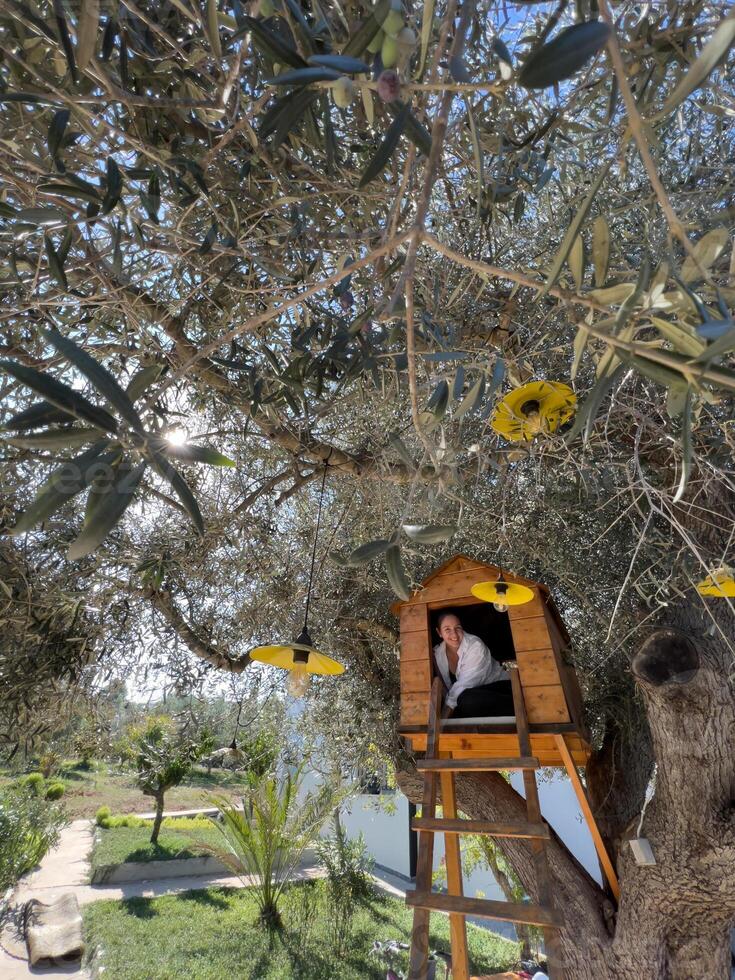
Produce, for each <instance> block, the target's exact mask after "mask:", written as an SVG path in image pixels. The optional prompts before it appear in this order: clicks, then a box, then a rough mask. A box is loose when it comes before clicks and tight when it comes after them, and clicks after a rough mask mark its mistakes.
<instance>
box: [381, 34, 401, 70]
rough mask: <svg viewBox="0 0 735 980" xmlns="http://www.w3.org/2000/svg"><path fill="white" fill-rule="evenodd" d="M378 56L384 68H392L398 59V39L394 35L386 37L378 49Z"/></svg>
mask: <svg viewBox="0 0 735 980" xmlns="http://www.w3.org/2000/svg"><path fill="white" fill-rule="evenodd" d="M380 57H381V58H382V60H383V67H384V68H392V67H393V66H394V65H395V64H396V63H397V61H398V41H396V39H395V38H394V37H386V38H385V40H384V41H383V47H382V48H381V49H380Z"/></svg>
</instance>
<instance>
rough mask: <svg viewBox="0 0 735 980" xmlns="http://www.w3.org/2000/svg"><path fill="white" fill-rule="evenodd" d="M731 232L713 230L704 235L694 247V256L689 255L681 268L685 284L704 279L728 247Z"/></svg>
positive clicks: (719, 229) (721, 229)
mask: <svg viewBox="0 0 735 980" xmlns="http://www.w3.org/2000/svg"><path fill="white" fill-rule="evenodd" d="M729 237H730V232H729V231H728V229H727V228H713V229H712V231H708V232H707V234H706V235H703V236H702V237H701V238H700V239H699V241H698V242H697V244H696V245H695V246H694V254H693V255H687V257H686V258H685V259H684V262H683V263H682V266H681V278H682V280H683V281H684V282H686V283H689V282H694V281H695V280H697V279H701V278H702V271H700V270H703V272H704V273H706V272H707V271H708V270H709V269H710V267H711V266H712V265H714V263H715V262H716V261H717V259H718V257H719V256H720V254H721V253H722V251H723V250H724V248H725V245H727V242H728V239H729Z"/></svg>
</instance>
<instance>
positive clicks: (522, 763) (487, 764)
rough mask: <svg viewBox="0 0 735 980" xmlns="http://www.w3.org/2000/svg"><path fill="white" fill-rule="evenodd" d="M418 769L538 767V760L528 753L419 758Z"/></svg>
mask: <svg viewBox="0 0 735 980" xmlns="http://www.w3.org/2000/svg"><path fill="white" fill-rule="evenodd" d="M416 768H417V769H418V770H420V771H431V772H433V771H436V770H439V771H443V772H499V771H500V770H502V769H538V768H540V767H539V761H538V759H536V758H534V757H533V756H530V755H521V756H513V757H511V758H508V759H419V761H418V762H417V763H416Z"/></svg>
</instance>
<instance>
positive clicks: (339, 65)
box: [309, 54, 370, 75]
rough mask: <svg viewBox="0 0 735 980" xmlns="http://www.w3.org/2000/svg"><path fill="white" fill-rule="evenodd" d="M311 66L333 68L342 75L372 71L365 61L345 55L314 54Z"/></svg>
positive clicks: (310, 60) (310, 62) (310, 59)
mask: <svg viewBox="0 0 735 980" xmlns="http://www.w3.org/2000/svg"><path fill="white" fill-rule="evenodd" d="M309 64H310V65H319V66H320V67H322V68H331V69H332V70H333V71H336V72H339V74H341V75H360V74H367V73H368V72H369V71H370V65H366V64H365V62H364V61H360V59H359V58H350V57H347V56H346V55H343V54H313V55H312V56H311V57H310V58H309Z"/></svg>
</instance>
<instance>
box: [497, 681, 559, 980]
mask: <svg viewBox="0 0 735 980" xmlns="http://www.w3.org/2000/svg"><path fill="white" fill-rule="evenodd" d="M510 680H511V686H512V689H513V705H514V709H515V716H516V731H517V732H518V746H519V749H520V754H521V755H529V756H530V755H531V738H530V735H529V730H528V716H527V714H526V703H525V700H524V697H523V687H522V686H521V679H520V677H519V676H518V670H517V668H512V669H511V671H510ZM523 788H524V790H525V793H526V812H527V814H528V819H529V822H531V823H540V822H541V805H540V803H539V796H538V785H537V783H536V773H535V772H532V771H529V770H525V769H524V771H523ZM531 851H532V854H533V865H534V870H535V872H536V886H537V888H538V900H539V904H540V905H542V906H544V907H546V908H548V909H553V908H554V899H553V891H552V887H551V873H550V871H549V861H548V855H547V853H546V841H545V840H536V839H534V840H532V841H531ZM543 934H544V946H545V948H546V959H547V962H548V964H549V977H550V980H564V976H565V971H564V966H563V959H562V946H561V939H560V936H559V933H558V931H557V930H556V929H554V928H544V930H543Z"/></svg>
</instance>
